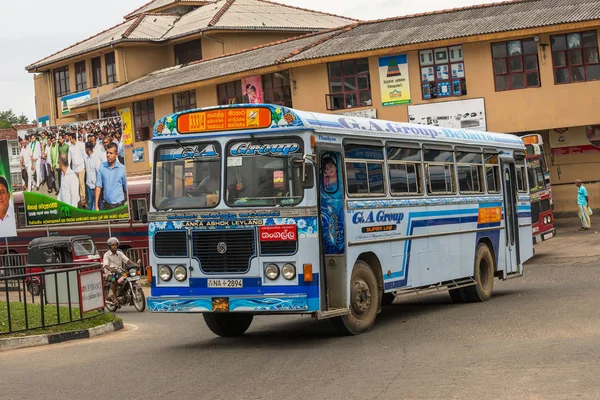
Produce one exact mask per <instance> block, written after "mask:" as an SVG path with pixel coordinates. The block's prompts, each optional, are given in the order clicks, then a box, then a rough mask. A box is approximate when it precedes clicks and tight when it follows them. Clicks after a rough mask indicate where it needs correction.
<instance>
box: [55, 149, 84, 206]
mask: <svg viewBox="0 0 600 400" xmlns="http://www.w3.org/2000/svg"><path fill="white" fill-rule="evenodd" d="M58 167H59V168H60V170H61V171H62V178H61V184H60V191H59V192H58V197H57V200H59V201H62V202H63V203H66V204H68V205H70V206H73V207H77V206H78V204H79V199H80V197H79V179H78V178H77V175H75V172H73V170H72V169H71V168H69V159H68V157H67V156H66V155H65V154H61V155H60V157H59V159H58ZM83 172H84V173H85V169H84V170H83Z"/></svg>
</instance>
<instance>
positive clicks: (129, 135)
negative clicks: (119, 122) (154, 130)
mask: <svg viewBox="0 0 600 400" xmlns="http://www.w3.org/2000/svg"><path fill="white" fill-rule="evenodd" d="M117 111H118V112H119V114H120V115H121V118H122V119H123V138H122V139H121V140H123V145H124V146H125V148H129V147H133V124H132V123H131V110H130V109H129V107H125V108H120V109H118V110H117Z"/></svg>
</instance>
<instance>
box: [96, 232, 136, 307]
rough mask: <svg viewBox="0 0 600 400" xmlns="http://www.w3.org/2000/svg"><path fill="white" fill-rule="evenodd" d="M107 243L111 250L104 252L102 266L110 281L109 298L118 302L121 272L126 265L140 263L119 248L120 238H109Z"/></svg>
mask: <svg viewBox="0 0 600 400" xmlns="http://www.w3.org/2000/svg"><path fill="white" fill-rule="evenodd" d="M106 245H107V246H108V248H109V251H107V252H106V253H104V259H103V260H102V266H103V267H104V278H105V279H106V280H108V281H109V282H110V293H109V295H108V299H107V300H108V301H111V302H113V303H115V304H117V280H118V279H119V274H120V273H121V271H122V270H123V269H124V268H123V267H124V266H130V265H131V266H135V267H139V265H138V264H136V263H134V262H133V261H131V260H130V259H129V258H127V256H126V255H125V254H124V253H123V252H122V251H121V250H119V239H117V238H116V237H111V238H110V239H108V240H107V241H106Z"/></svg>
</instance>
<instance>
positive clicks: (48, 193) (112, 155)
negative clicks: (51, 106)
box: [21, 117, 129, 226]
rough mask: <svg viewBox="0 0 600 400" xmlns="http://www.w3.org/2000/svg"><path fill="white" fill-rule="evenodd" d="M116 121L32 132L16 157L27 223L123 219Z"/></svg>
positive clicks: (124, 203) (123, 181) (119, 122)
mask: <svg viewBox="0 0 600 400" xmlns="http://www.w3.org/2000/svg"><path fill="white" fill-rule="evenodd" d="M122 136H123V121H122V119H121V117H112V118H104V119H99V120H92V121H84V122H76V123H72V124H69V125H61V126H51V127H47V128H38V129H37V130H35V131H34V132H33V133H30V134H28V136H27V138H26V140H25V142H24V143H23V145H24V146H23V148H22V150H21V155H22V157H23V160H24V164H25V168H24V171H23V180H24V181H25V188H24V193H23V197H24V201H25V217H26V221H27V225H29V226H33V225H36V226H37V225H56V224H66V223H85V222H95V221H109V220H125V219H129V207H128V197H127V173H126V169H125V165H123V164H122V163H121V162H120V161H119V158H118V148H119V146H120V145H121V144H120V141H121V140H122V139H123V138H122Z"/></svg>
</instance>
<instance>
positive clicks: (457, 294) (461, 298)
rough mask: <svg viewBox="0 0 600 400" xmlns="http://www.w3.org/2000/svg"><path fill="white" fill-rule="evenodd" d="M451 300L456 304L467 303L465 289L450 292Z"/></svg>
mask: <svg viewBox="0 0 600 400" xmlns="http://www.w3.org/2000/svg"><path fill="white" fill-rule="evenodd" d="M448 293H449V294H450V298H451V299H452V301H453V302H455V303H466V302H467V294H466V293H465V288H458V289H452V290H449V291H448Z"/></svg>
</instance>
